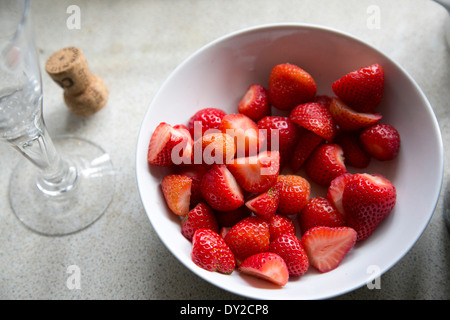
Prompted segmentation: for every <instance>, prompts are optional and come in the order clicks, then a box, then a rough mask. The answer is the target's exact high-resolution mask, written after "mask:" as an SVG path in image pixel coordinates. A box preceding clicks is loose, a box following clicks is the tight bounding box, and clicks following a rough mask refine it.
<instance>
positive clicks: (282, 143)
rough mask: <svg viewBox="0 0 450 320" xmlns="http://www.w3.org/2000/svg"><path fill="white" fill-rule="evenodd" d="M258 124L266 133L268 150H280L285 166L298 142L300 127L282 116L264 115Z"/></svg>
mask: <svg viewBox="0 0 450 320" xmlns="http://www.w3.org/2000/svg"><path fill="white" fill-rule="evenodd" d="M257 125H258V128H259V129H260V130H262V131H263V132H264V133H265V135H266V143H267V150H268V151H279V152H280V166H283V165H284V164H285V162H286V161H288V159H289V155H290V153H292V149H293V148H294V147H295V146H296V145H297V143H298V139H299V137H300V132H301V130H300V128H299V127H298V126H297V125H296V124H295V123H294V122H292V121H291V120H289V118H288V117H281V116H268V117H264V118H262V119H261V120H259V121H258V124H257ZM264 130H266V131H264ZM272 140H274V141H273V143H272Z"/></svg>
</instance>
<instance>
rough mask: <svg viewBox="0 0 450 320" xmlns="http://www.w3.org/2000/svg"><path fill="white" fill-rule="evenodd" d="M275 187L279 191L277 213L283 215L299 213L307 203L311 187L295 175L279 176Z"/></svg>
mask: <svg viewBox="0 0 450 320" xmlns="http://www.w3.org/2000/svg"><path fill="white" fill-rule="evenodd" d="M277 186H278V189H279V190H280V203H279V204H278V213H280V214H283V215H295V214H297V213H299V212H300V211H301V210H302V209H303V207H304V206H305V205H306V203H307V202H308V199H309V196H310V192H311V186H310V184H309V182H308V181H307V180H306V179H304V178H303V177H300V176H296V175H279V176H278V181H277Z"/></svg>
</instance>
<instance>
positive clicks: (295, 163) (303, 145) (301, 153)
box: [290, 130, 324, 172]
mask: <svg viewBox="0 0 450 320" xmlns="http://www.w3.org/2000/svg"><path fill="white" fill-rule="evenodd" d="M323 141H324V139H323V138H322V137H321V136H319V135H317V134H315V133H314V132H312V131H309V130H302V133H301V134H300V137H299V140H298V143H297V145H296V146H295V148H294V152H293V153H292V156H291V161H290V166H291V169H292V170H293V171H294V172H297V171H298V170H300V168H301V167H302V166H303V164H304V163H305V162H306V160H307V159H308V157H309V156H310V155H311V153H312V152H313V151H314V149H316V148H317V147H318V146H319V145H320V144H321V143H322V142H323Z"/></svg>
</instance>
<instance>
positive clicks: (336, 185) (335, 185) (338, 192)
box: [325, 172, 352, 219]
mask: <svg viewBox="0 0 450 320" xmlns="http://www.w3.org/2000/svg"><path fill="white" fill-rule="evenodd" d="M351 178H352V174H351V173H348V172H347V173H343V174H341V175H340V176H338V177H336V178H334V179H333V180H332V181H331V183H330V186H329V187H328V190H327V194H326V196H325V197H326V198H327V199H328V200H329V201H330V202H331V203H332V204H333V205H334V207H335V208H336V209H337V210H338V211H339V213H340V214H341V215H342V216H343V217H344V219H345V211H344V206H343V204H342V195H343V194H344V188H345V185H346V184H347V182H348V181H350V179H351Z"/></svg>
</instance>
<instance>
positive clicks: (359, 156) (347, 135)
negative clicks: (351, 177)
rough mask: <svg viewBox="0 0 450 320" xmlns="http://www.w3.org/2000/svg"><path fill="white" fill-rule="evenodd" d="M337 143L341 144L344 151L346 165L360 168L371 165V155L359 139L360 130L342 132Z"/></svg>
mask: <svg viewBox="0 0 450 320" xmlns="http://www.w3.org/2000/svg"><path fill="white" fill-rule="evenodd" d="M335 143H337V144H338V145H340V146H341V148H342V151H343V152H344V162H345V165H347V166H351V167H355V168H359V169H363V168H366V167H367V166H369V163H370V159H371V157H370V155H369V154H368V153H367V152H366V151H365V150H364V149H363V147H362V145H361V143H360V141H359V131H352V132H340V133H339V134H338V135H337V137H336V139H335Z"/></svg>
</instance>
